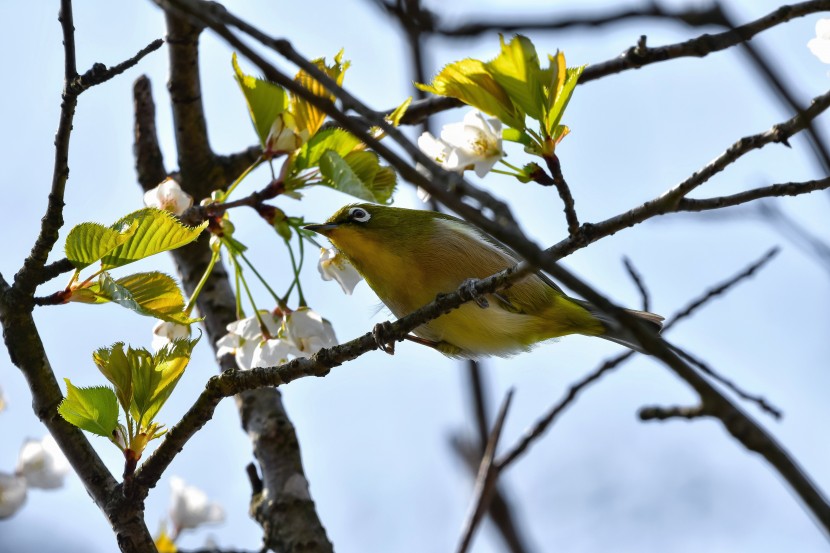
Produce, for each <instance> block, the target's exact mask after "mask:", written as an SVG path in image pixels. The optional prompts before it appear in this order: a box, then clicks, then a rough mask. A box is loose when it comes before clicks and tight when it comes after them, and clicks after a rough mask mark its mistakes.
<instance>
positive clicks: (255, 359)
mask: <svg viewBox="0 0 830 553" xmlns="http://www.w3.org/2000/svg"><path fill="white" fill-rule="evenodd" d="M289 355H294V356H296V357H299V356H300V352H299V351H297V349H296V348H295V347H294V345H293V344H292V343H291V342H288V341H287V340H283V339H281V338H274V339H271V340H265V341H264V342H260V343H259V344H257V347H256V348H255V349H254V353H253V355H252V356H251V367H252V368H253V367H275V366H276V365H282V364H283V363H285V362H287V361H288V356H289Z"/></svg>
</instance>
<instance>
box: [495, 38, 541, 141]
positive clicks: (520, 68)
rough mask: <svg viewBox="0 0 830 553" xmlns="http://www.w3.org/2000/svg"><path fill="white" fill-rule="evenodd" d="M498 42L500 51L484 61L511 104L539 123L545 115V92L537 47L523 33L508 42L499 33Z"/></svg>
mask: <svg viewBox="0 0 830 553" xmlns="http://www.w3.org/2000/svg"><path fill="white" fill-rule="evenodd" d="M499 41H500V43H501V52H500V53H499V55H498V56H497V57H496V58H495V59H493V60H491V61H489V62H487V64H486V66H487V69H488V70H489V71H490V74H491V75H492V76H493V78H494V79H495V80H496V82H497V83H499V84H500V85H501V86H502V88H504V90H505V92H507V95H508V96H509V97H510V99H511V100H512V101H513V103H514V104H516V105H517V106H519V107H520V108H521V109H522V110H524V112H525V113H526V114H527V115H529V116H530V117H531V118H532V119H535V120H537V121H539V122H542V117H544V116H545V115H546V113H545V108H546V105H545V91H544V87H543V84H542V82H541V81H540V79H539V78H540V73H541V68H540V66H539V57H538V56H537V55H536V48H535V47H534V46H533V43H532V42H531V41H530V39H528V38H527V37H525V36H522V35H515V36H514V37H513V38H512V39H511V40H510V42H509V43H505V42H504V37H503V36H499ZM511 126H513V125H511Z"/></svg>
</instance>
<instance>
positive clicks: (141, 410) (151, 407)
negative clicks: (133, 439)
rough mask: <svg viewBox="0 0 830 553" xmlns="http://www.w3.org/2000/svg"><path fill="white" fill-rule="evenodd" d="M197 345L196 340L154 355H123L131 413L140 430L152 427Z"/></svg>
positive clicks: (140, 352) (131, 352) (134, 352)
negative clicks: (130, 387) (130, 376)
mask: <svg viewBox="0 0 830 553" xmlns="http://www.w3.org/2000/svg"><path fill="white" fill-rule="evenodd" d="M198 341H199V338H195V339H192V340H191V339H182V340H174V341H173V342H172V344H171V345H169V346H167V347H165V348H162V349H160V350H159V351H158V352H157V353H156V354H155V355H151V354H150V353H149V352H148V351H147V350H145V349H138V350H133V349H130V350H129V351H128V352H127V357H128V358H129V359H130V362H131V365H132V369H133V373H132V374H133V405H132V407H131V413H132V414H133V417H134V418H135V419H136V420H137V421H139V422H140V424H141V426H143V427H149V426H150V425H151V424H152V423H153V420H154V419H155V417H156V415H157V414H158V412H159V410H160V409H161V408H162V406H163V405H164V403H165V402H166V401H167V399H168V398H169V397H170V394H171V393H172V392H173V389H174V388H175V387H176V384H178V382H179V379H180V378H181V376H182V374H184V370H185V368H186V367H187V364H188V363H189V362H190V355H191V353H192V351H193V348H194V346H195V345H196V343H197V342H198Z"/></svg>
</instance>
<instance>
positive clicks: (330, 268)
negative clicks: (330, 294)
mask: <svg viewBox="0 0 830 553" xmlns="http://www.w3.org/2000/svg"><path fill="white" fill-rule="evenodd" d="M317 270H318V271H320V276H321V277H323V280H336V281H337V283H338V284H339V285H340V288H342V289H343V292H344V293H346V294H349V295H351V293H352V291H353V290H354V287H355V286H357V283H358V282H360V281H361V280H363V277H362V276H360V273H358V272H357V269H355V268H354V266H352V264H351V263H349V260H348V259H346V257H345V256H344V255H343V254H341V253H340V252H339V251H337V249H336V248H329V249H325V248H321V249H320V261H319V262H318V263H317Z"/></svg>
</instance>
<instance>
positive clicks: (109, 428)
mask: <svg viewBox="0 0 830 553" xmlns="http://www.w3.org/2000/svg"><path fill="white" fill-rule="evenodd" d="M64 381H65V382H66V397H65V398H64V400H63V401H62V402H61V403H60V405H59V406H58V413H60V416H62V417H63V418H64V419H65V420H66V421H67V422H68V423H70V424H73V425H75V426H77V427H78V428H80V429H81V430H86V431H87V432H92V433H93V434H98V435H99V436H104V437H107V438H111V437H112V433H113V431H114V430H115V427H116V426H117V425H118V399H117V398H116V397H115V392H113V391H112V390H111V389H110V388H108V387H106V386H94V387H92V388H76V387H75V386H73V385H72V382H70V381H69V379H68V378H64Z"/></svg>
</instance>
